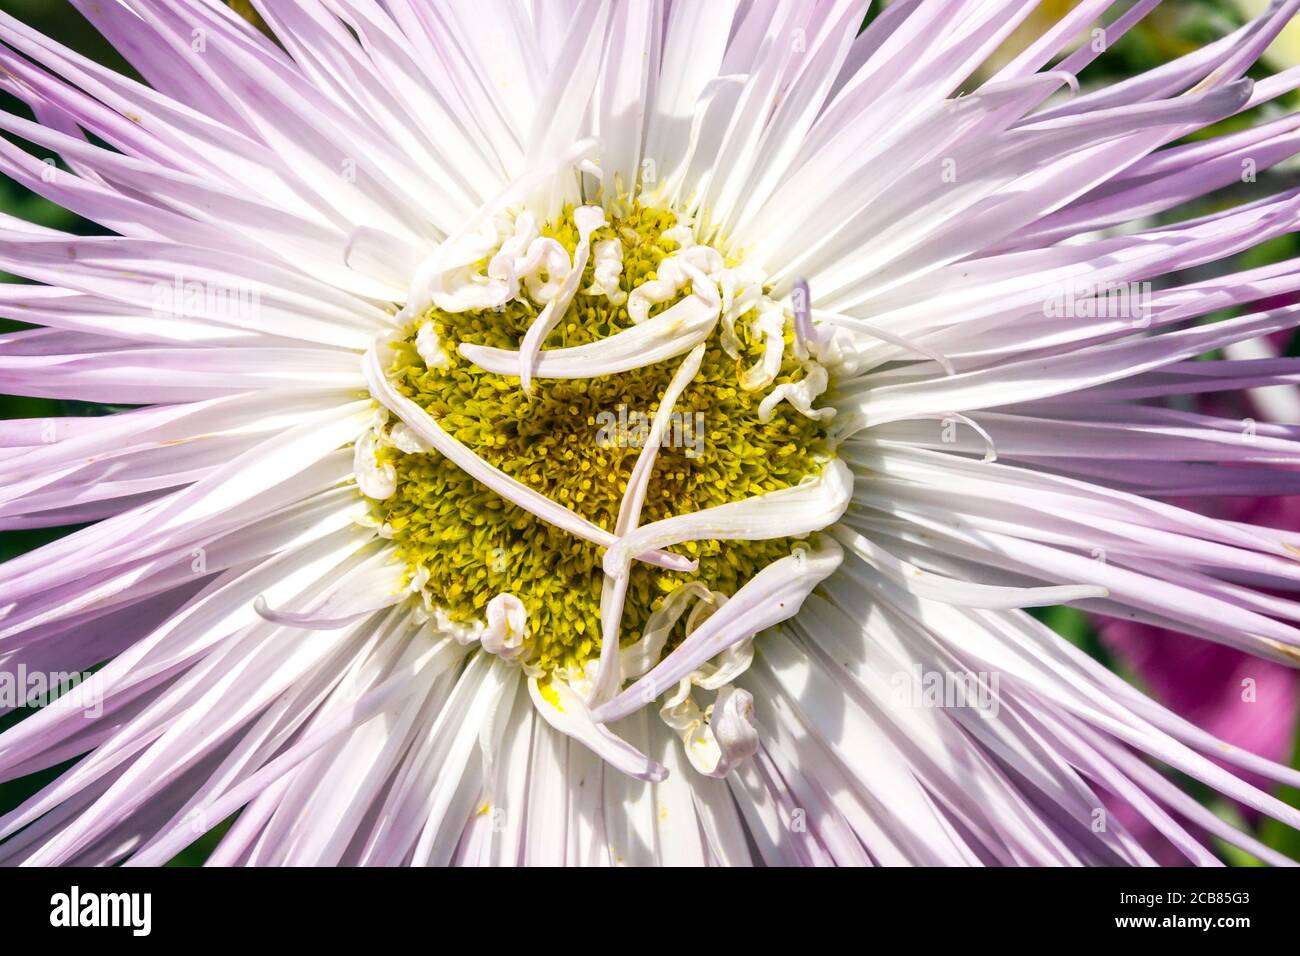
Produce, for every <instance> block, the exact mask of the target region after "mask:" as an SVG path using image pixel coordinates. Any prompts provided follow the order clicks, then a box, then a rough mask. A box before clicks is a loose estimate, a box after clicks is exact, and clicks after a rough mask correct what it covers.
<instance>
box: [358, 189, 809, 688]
mask: <svg viewBox="0 0 1300 956" xmlns="http://www.w3.org/2000/svg"><path fill="white" fill-rule="evenodd" d="M677 226H678V220H677V217H676V216H674V214H673V213H671V212H669V211H665V210H662V209H655V208H649V207H643V206H640V205H635V204H633V205H631V206H630V208H628V209H627V211H626V214H625V215H620V216H615V217H612V218H611V219H610V220H609V221H608V223H607V225H605V226H604V227H602V228H600V229H599V230H597V231H596V232H595V233H594V234H592V236H591V243H592V245H593V247H595V246H596V245H597V244H598V243H600V242H602V241H606V240H613V239H617V240H618V242H619V243H620V244H621V250H622V257H623V258H622V271H621V275H620V276H619V279H618V289H619V291H620V292H621V293H622V294H621V295H620V294H618V293H617V292H613V290H612V289H611V288H610V286H609V285H606V284H603V283H605V282H606V281H607V277H606V278H601V277H598V276H597V275H596V270H597V266H598V263H597V262H596V261H594V260H595V257H593V261H589V262H588V264H587V267H586V272H585V274H584V275H583V277H582V281H581V283H580V285H579V286H578V292H577V294H576V295H575V296H574V298H573V301H572V303H571V304H570V306H569V308H568V310H567V312H566V313H565V316H564V318H563V320H562V321H561V322H560V323H559V324H558V325H557V326H556V327H555V328H554V329H553V330H552V332H551V334H550V335H549V337H548V338H547V340H546V342H545V343H544V348H546V349H555V348H565V347H570V346H575V345H582V344H586V343H589V342H595V341H598V340H600V339H604V338H606V337H608V336H611V335H613V334H615V333H617V332H620V331H622V330H625V329H628V328H631V327H632V325H633V320H632V318H631V316H630V315H629V313H628V308H627V298H628V295H629V294H630V293H631V292H632V291H633V290H634V289H636V288H637V287H638V286H641V285H643V284H644V283H646V282H652V281H654V280H655V279H656V278H657V270H658V268H659V266H660V263H661V262H662V261H663V259H664V258H665V257H666V256H669V255H671V254H672V253H673V252H674V251H675V250H676V249H677V248H678V247H677V243H676V242H675V241H674V240H673V239H672V238H669V236H668V235H666V234H667V233H669V232H670V231H671V232H673V233H674V234H675V235H680V230H679V229H677V228H676V227H677ZM541 231H542V234H543V235H545V236H548V237H551V238H554V239H556V240H557V241H558V242H559V243H560V244H561V245H563V246H564V247H565V248H566V249H567V250H568V252H569V254H570V255H571V256H572V255H573V254H574V251H575V249H576V248H577V245H578V243H579V241H580V240H579V234H578V229H577V227H576V225H575V223H574V217H573V211H572V210H571V209H566V210H565V212H564V214H563V215H562V216H561V217H559V218H558V219H557V220H556V221H555V222H553V223H550V224H548V225H547V226H544V227H543V228H542V230H541ZM690 291H691V288H690V286H689V285H687V286H686V287H685V288H684V289H682V290H680V292H679V293H678V294H677V296H676V297H675V298H671V299H669V300H668V301H665V302H660V303H657V304H656V305H654V306H653V308H652V309H651V311H650V315H651V317H653V316H654V315H657V314H658V313H660V312H662V311H663V310H665V309H667V308H670V307H671V306H672V305H674V304H675V303H676V302H677V301H680V300H681V299H682V298H684V297H685V296H686V295H688V294H690ZM611 293H613V294H611ZM541 310H542V307H541V306H539V305H537V304H536V303H535V302H533V301H532V300H531V299H530V298H529V297H528V296H527V295H520V296H519V297H517V298H515V299H513V300H511V301H510V302H508V303H506V304H505V305H504V306H502V307H500V308H496V309H485V310H479V311H466V312H456V313H451V312H444V311H440V310H438V309H437V308H432V309H430V310H428V311H427V312H426V313H424V314H423V315H420V316H417V317H415V318H414V320H413V321H411V322H410V324H409V326H408V327H406V328H405V329H403V332H402V336H401V337H400V339H398V340H397V341H395V343H394V344H393V345H392V347H391V352H390V354H389V355H388V356H387V357H386V358H385V362H386V364H387V367H388V373H389V376H390V378H391V380H392V382H393V384H394V385H395V386H396V387H397V388H398V390H400V392H401V393H402V394H403V395H405V396H406V397H407V398H408V399H411V400H412V401H414V402H415V403H417V404H418V405H419V406H421V407H422V408H423V409H424V410H425V411H426V412H427V413H428V414H429V415H430V416H431V417H432V418H434V419H435V420H436V421H437V422H438V423H439V425H440V426H441V427H442V428H443V429H444V430H446V431H447V432H448V433H449V434H451V435H452V436H453V437H455V438H456V439H457V440H459V441H460V442H462V443H463V444H464V445H466V446H467V447H469V448H470V449H472V450H473V451H474V452H475V453H476V454H477V455H479V456H480V457H481V458H482V459H484V460H485V461H488V462H490V463H491V464H493V465H495V466H496V467H497V468H499V469H501V470H502V471H503V472H505V473H506V474H507V475H509V476H510V477H512V478H514V479H516V480H517V481H519V482H522V483H523V484H525V485H527V486H529V487H530V488H532V489H535V490H536V491H538V492H540V493H542V494H543V495H546V496H547V497H548V498H550V499H551V500H553V501H556V502H559V503H560V504H562V505H564V506H565V507H567V508H569V509H571V510H572V511H574V512H576V513H577V514H579V515H581V516H583V517H584V518H586V519H588V520H589V521H591V522H593V523H595V524H597V525H599V526H600V527H602V528H605V529H607V530H610V531H613V530H614V526H615V521H616V519H617V516H618V513H619V506H620V503H621V501H622V498H623V495H624V493H625V492H626V491H627V488H628V483H629V479H630V478H631V475H632V470H633V467H634V466H635V464H636V462H637V459H638V456H639V455H640V454H641V445H643V444H644V438H645V435H646V433H648V431H649V422H650V421H651V419H652V418H653V416H654V414H655V412H656V410H657V408H658V404H659V402H660V400H661V398H662V396H663V395H664V393H665V390H666V389H667V387H668V385H669V382H670V381H671V379H672V378H673V375H674V373H675V371H676V369H677V367H678V366H679V365H680V363H681V357H678V358H676V359H673V360H669V361H665V362H662V363H659V364H656V365H651V366H647V367H644V368H640V369H636V370H634V371H630V372H624V373H619V374H615V375H607V376H603V377H598V378H591V379H544V378H542V379H537V380H536V381H534V382H533V387H532V389H531V393H526V392H525V391H524V390H523V389H522V388H521V387H520V380H519V378H517V377H513V376H507V375H499V374H493V373H489V372H486V371H484V370H482V369H480V368H478V367H477V366H475V365H474V364H472V363H471V362H470V361H469V360H468V359H466V358H465V357H463V356H462V355H461V354H460V352H459V351H458V350H457V346H458V345H459V344H461V343H471V344H475V345H484V346H492V347H497V348H508V349H517V348H519V345H520V342H521V341H522V340H523V337H524V334H525V333H526V332H527V330H528V327H529V326H530V325H531V324H532V323H533V321H534V320H535V319H537V317H538V315H539V314H540V313H541ZM751 317H752V316H742V317H741V318H742V321H737V322H736V323H735V335H736V339H737V342H736V343H735V347H734V348H733V350H732V351H736V350H738V351H739V357H735V356H733V355H731V354H729V353H728V350H726V349H724V348H723V345H722V341H721V337H722V335H723V334H724V333H723V330H722V327H721V325H719V327H718V328H716V329H715V330H714V331H713V333H712V334H711V336H710V338H709V339H708V340H707V343H706V352H705V356H704V359H703V362H702V365H701V367H700V371H699V373H698V374H697V375H696V377H695V379H694V380H693V381H692V382H691V384H690V385H689V386H688V387H687V388H686V390H685V391H684V392H683V394H682V395H681V397H680V398H679V399H678V400H677V402H676V404H675V405H674V408H673V416H672V419H671V424H670V426H669V428H668V429H666V431H665V435H664V438H663V441H662V442H661V444H660V448H659V450H658V454H657V457H656V459H655V464H654V469H653V472H652V476H651V479H650V483H649V488H648V493H647V495H646V502H645V506H644V508H643V510H642V513H641V519H640V523H641V524H648V523H650V522H652V521H657V520H660V519H663V518H668V517H672V516H674V515H679V514H685V513H689V512H694V511H698V510H701V509H704V508H710V507H713V506H716V505H720V504H725V503H728V502H733V501H739V500H742V499H745V498H750V497H752V496H754V495H756V494H761V493H765V492H771V491H776V490H779V489H781V488H786V487H789V486H792V485H795V484H798V483H799V482H800V481H801V480H802V479H804V478H805V477H807V476H809V475H812V474H815V473H817V472H819V471H820V470H821V468H822V465H823V463H824V462H825V460H826V459H827V457H829V455H828V450H827V444H826V439H825V433H824V426H823V423H822V422H821V421H818V420H817V419H815V418H813V417H809V416H806V415H804V414H801V413H800V412H799V411H798V410H796V409H795V408H794V407H792V406H791V405H790V404H787V403H781V404H779V405H777V407H776V409H775V413H774V414H772V415H771V416H770V417H769V418H768V420H767V421H763V420H762V419H761V418H760V415H759V405H760V403H761V402H762V400H763V398H764V397H765V396H766V394H767V393H768V392H770V390H771V388H774V387H776V386H778V385H781V384H786V383H795V382H798V381H800V380H801V379H802V378H803V376H804V368H803V365H802V364H801V363H800V362H799V361H798V360H797V359H796V358H795V356H794V350H793V349H792V348H789V347H787V348H786V349H785V351H784V353H783V355H784V357H783V360H782V365H781V369H780V372H779V373H778V375H777V376H776V378H775V380H774V381H773V382H771V384H770V385H769V386H768V387H767V388H764V389H761V390H755V391H746V390H745V389H744V388H742V387H741V384H740V376H741V373H742V372H743V371H744V370H745V369H746V368H748V367H750V366H752V365H754V364H755V363H756V362H758V361H759V360H760V359H761V357H762V355H763V344H764V343H763V342H762V340H761V339H759V338H757V337H756V336H755V334H754V333H752V332H751V331H750V324H751V323H750V322H749V321H748V319H749V318H751ZM430 323H431V324H432V326H433V329H434V331H435V332H436V333H437V337H438V341H439V342H440V343H441V345H442V348H443V352H444V353H445V355H446V359H447V360H446V362H445V363H444V362H439V363H437V364H438V366H439V367H430V366H429V365H427V364H426V362H425V361H424V359H422V358H421V355H420V352H419V350H418V348H417V342H416V336H417V332H418V331H419V329H421V328H424V327H426V326H428V325H429V324H430ZM786 335H787V346H788V345H789V344H790V343H791V341H792V336H793V331H792V324H791V323H787V332H786ZM377 454H378V456H379V460H380V462H381V463H387V464H391V465H392V466H393V468H394V471H395V473H396V490H395V492H394V493H393V494H392V495H390V496H389V497H387V498H385V499H383V500H374V499H371V501H370V507H371V513H372V517H373V518H374V520H375V521H376V522H377V524H378V525H379V526H380V528H381V529H382V533H383V534H385V535H387V536H388V537H390V538H391V539H392V541H393V544H394V546H395V547H396V549H397V553H398V554H399V555H400V557H401V558H402V559H403V560H404V561H405V562H406V564H407V566H408V571H409V574H410V578H411V580H421V579H423V581H424V583H423V590H424V594H425V597H426V601H427V603H428V604H429V606H430V607H432V608H438V609H442V610H443V611H445V613H446V614H447V616H448V617H450V618H451V620H453V621H459V622H470V621H473V620H479V619H482V617H483V614H484V610H485V608H486V606H487V604H488V602H489V601H490V600H491V599H492V598H493V597H494V596H496V595H497V594H501V593H505V592H508V593H511V594H514V595H515V596H517V597H518V598H519V599H520V601H522V602H523V604H524V607H525V608H526V609H527V612H528V634H527V637H526V639H525V653H524V657H523V659H524V660H526V661H527V662H528V663H529V664H530V665H532V666H534V667H536V668H537V669H538V670H540V671H542V672H548V673H549V672H551V671H553V670H555V669H562V670H566V671H567V670H573V669H581V668H582V667H583V665H585V664H586V663H587V662H588V661H589V660H591V659H592V658H593V657H595V656H597V655H598V654H599V652H600V646H599V645H600V630H601V629H600V595H601V585H602V580H603V572H602V569H601V559H602V557H603V555H604V549H603V548H601V547H599V546H597V545H594V544H591V543H589V542H587V541H584V540H581V539H579V538H576V537H574V536H573V535H571V534H569V533H568V532H566V531H564V530H561V529H559V528H556V527H554V526H552V525H550V524H548V523H547V522H545V521H543V520H542V519H540V518H537V517H535V516H534V515H532V514H530V513H529V512H527V511H524V510H523V509H521V508H519V507H517V506H515V505H513V504H511V503H509V502H507V501H505V500H504V499H502V498H501V497H499V496H498V495H497V494H496V493H494V492H493V491H491V490H489V489H488V488H486V487H484V486H483V485H481V484H479V483H478V482H477V481H475V480H474V479H473V478H471V477H470V476H469V475H468V474H466V473H465V472H463V471H461V470H460V469H459V468H458V467H457V466H456V465H454V464H452V463H451V462H450V461H448V460H447V459H445V458H443V457H441V456H440V455H438V454H437V453H434V452H429V453H423V452H414V453H408V452H403V451H401V450H399V449H398V448H396V447H393V446H391V445H388V446H385V447H381V448H380V449H379V450H378V452H377ZM793 544H794V542H793V541H792V540H790V539H778V540H769V541H755V542H745V541H693V542H689V543H687V544H684V545H681V546H679V547H677V548H674V549H672V550H674V551H677V552H678V553H680V554H683V555H685V556H687V557H690V558H693V559H696V560H698V563H699V564H698V570H697V571H696V572H694V573H691V574H684V573H677V572H672V571H665V570H662V569H660V568H657V567H652V566H649V565H645V564H637V565H635V566H634V567H633V569H632V572H631V579H630V583H629V587H628V595H627V603H626V609H625V612H624V616H623V628H622V641H623V643H625V644H627V643H631V642H633V641H635V640H637V639H638V638H639V637H640V633H641V629H642V627H643V626H644V624H645V621H646V619H647V618H648V616H649V615H650V613H651V612H652V611H653V610H654V609H655V608H657V607H658V606H659V605H660V603H662V601H663V599H664V598H665V596H667V595H668V594H670V593H672V592H673V591H674V590H676V589H677V588H678V587H680V586H682V585H683V584H686V583H688V582H691V581H700V582H701V583H703V584H704V585H705V586H707V587H708V588H709V589H711V590H714V591H718V592H721V593H722V594H725V595H731V594H733V593H735V591H736V590H737V589H738V588H740V587H741V586H743V585H744V584H745V582H746V581H748V580H749V579H750V578H751V577H752V576H753V575H755V574H756V573H757V572H758V571H759V570H761V569H762V568H763V567H764V566H766V565H767V564H769V563H771V562H772V561H774V560H777V559H779V558H782V557H785V556H786V555H788V554H789V553H790V551H791V548H792V546H793ZM426 574H427V578H426V577H425V575H426Z"/></svg>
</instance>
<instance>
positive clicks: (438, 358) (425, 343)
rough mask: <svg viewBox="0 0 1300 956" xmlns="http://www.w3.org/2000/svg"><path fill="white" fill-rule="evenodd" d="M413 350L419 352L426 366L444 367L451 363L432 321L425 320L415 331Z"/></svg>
mask: <svg viewBox="0 0 1300 956" xmlns="http://www.w3.org/2000/svg"><path fill="white" fill-rule="evenodd" d="M415 351H417V352H418V353H420V359H421V361H423V362H424V364H425V367H426V368H443V369H445V368H447V366H449V365H450V364H451V359H450V358H449V357H448V356H447V352H446V351H445V350H444V349H443V347H442V342H441V341H440V340H439V338H438V332H437V329H435V328H434V324H433V323H432V322H425V323H424V324H423V325H421V326H420V328H419V331H417V332H416V333H415Z"/></svg>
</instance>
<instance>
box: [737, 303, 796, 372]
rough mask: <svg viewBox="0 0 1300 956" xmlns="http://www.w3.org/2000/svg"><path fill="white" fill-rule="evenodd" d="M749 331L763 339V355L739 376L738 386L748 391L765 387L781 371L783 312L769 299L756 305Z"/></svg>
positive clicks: (783, 346) (783, 330) (783, 339)
mask: <svg viewBox="0 0 1300 956" xmlns="http://www.w3.org/2000/svg"><path fill="white" fill-rule="evenodd" d="M750 331H751V333H752V334H753V335H754V336H756V337H759V338H761V339H762V340H763V357H762V358H761V359H759V360H758V362H756V363H755V364H754V365H753V366H752V367H750V368H748V369H746V370H745V371H744V372H743V373H742V374H741V376H740V387H741V388H743V389H745V390H746V391H748V392H756V391H758V390H759V389H764V388H767V386H769V385H771V384H772V382H774V381H775V380H776V377H777V375H779V374H780V373H781V358H782V356H783V355H784V354H785V312H784V311H783V310H782V309H781V307H780V306H779V305H777V304H776V303H775V302H773V301H772V300H770V299H765V300H764V301H763V302H762V303H760V304H759V307H758V315H757V317H756V318H755V319H754V320H753V322H752V323H750Z"/></svg>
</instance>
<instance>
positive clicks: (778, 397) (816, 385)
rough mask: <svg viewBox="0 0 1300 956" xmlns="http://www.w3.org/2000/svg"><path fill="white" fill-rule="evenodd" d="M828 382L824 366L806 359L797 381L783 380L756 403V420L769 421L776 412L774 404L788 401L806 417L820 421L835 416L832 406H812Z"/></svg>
mask: <svg viewBox="0 0 1300 956" xmlns="http://www.w3.org/2000/svg"><path fill="white" fill-rule="evenodd" d="M829 384H830V375H829V374H828V373H827V371H826V368H825V367H824V366H822V365H821V364H819V363H817V362H814V361H812V360H811V359H810V360H808V361H807V362H805V363H804V377H803V378H802V379H800V380H799V381H797V382H785V383H783V384H781V385H778V386H777V387H776V388H774V389H772V391H770V392H768V393H767V395H766V396H765V397H764V398H763V401H761V402H760V403H759V405H758V420H759V421H761V422H769V421H771V420H772V416H773V415H775V414H776V406H777V405H779V404H781V402H789V403H790V404H791V405H793V406H794V408H795V409H796V410H797V411H798V412H799V413H800V414H802V415H806V416H807V417H808V418H812V419H815V420H817V421H822V422H824V421H829V420H830V419H832V418H834V417H835V409H834V408H831V407H829V406H827V407H826V408H813V407H812V403H813V402H814V401H816V400H817V398H818V396H820V395H821V394H822V393H823V392H825V391H826V387H827V385H829Z"/></svg>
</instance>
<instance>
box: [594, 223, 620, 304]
mask: <svg viewBox="0 0 1300 956" xmlns="http://www.w3.org/2000/svg"><path fill="white" fill-rule="evenodd" d="M592 258H593V261H594V262H595V268H594V269H593V274H592V277H591V285H590V286H588V287H587V290H586V291H587V295H603V296H604V297H605V298H606V299H608V300H609V303H610V305H613V306H620V305H622V304H623V303H624V302H626V301H627V293H626V292H624V291H623V289H622V286H621V285H620V280H621V279H622V278H623V243H622V242H620V241H619V240H617V239H602V240H601V241H600V242H598V243H596V244H595V246H594V247H593V248H592Z"/></svg>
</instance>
